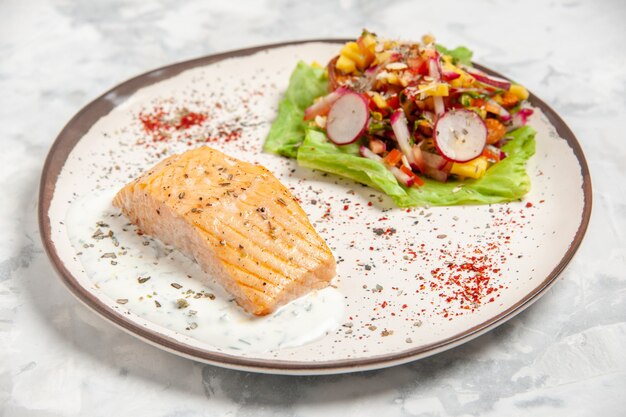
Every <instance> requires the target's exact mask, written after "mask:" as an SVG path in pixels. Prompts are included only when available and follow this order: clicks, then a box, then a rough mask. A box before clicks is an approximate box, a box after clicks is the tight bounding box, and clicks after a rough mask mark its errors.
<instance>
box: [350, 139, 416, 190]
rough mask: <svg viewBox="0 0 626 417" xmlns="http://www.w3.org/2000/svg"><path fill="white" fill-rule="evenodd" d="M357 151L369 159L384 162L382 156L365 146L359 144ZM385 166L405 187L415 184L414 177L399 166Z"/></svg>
mask: <svg viewBox="0 0 626 417" xmlns="http://www.w3.org/2000/svg"><path fill="white" fill-rule="evenodd" d="M359 153H360V154H361V156H362V157H364V158H367V159H371V160H372V161H376V162H380V163H381V164H385V163H384V161H383V158H381V157H380V156H379V155H376V154H375V153H374V152H372V151H371V150H370V149H369V148H367V147H366V146H362V145H361V147H359ZM385 166H386V167H387V169H389V171H391V173H392V174H393V176H394V177H396V179H397V180H398V181H400V183H401V184H402V185H404V186H406V187H411V186H413V184H415V177H411V176H409V175H408V174H406V173H404V172H402V170H401V169H399V168H396V167H390V166H388V165H385Z"/></svg>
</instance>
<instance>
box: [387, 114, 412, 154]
mask: <svg viewBox="0 0 626 417" xmlns="http://www.w3.org/2000/svg"><path fill="white" fill-rule="evenodd" d="M391 128H392V129H393V134H394V135H396V141H398V147H399V148H400V150H401V151H402V153H403V154H404V156H406V159H407V160H408V161H409V165H414V164H415V158H413V151H412V150H411V142H410V139H411V132H409V127H408V122H407V120H406V116H405V115H404V110H402V108H399V109H398V110H396V111H394V112H393V114H392V115H391Z"/></svg>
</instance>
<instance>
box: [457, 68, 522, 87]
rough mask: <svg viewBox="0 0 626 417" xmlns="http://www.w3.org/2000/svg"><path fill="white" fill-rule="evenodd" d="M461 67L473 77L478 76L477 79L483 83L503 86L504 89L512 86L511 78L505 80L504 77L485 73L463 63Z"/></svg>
mask: <svg viewBox="0 0 626 417" xmlns="http://www.w3.org/2000/svg"><path fill="white" fill-rule="evenodd" d="M461 68H463V70H464V71H465V72H467V73H468V74H469V75H471V76H472V77H474V78H476V80H478V81H480V82H481V83H483V84H488V85H491V86H494V87H497V88H501V89H503V90H508V89H509V88H511V82H510V81H509V80H505V79H504V78H500V77H496V76H495V75H489V74H485V73H484V72H482V71H480V70H478V69H476V68H471V67H468V66H465V65H463V66H462V67H461Z"/></svg>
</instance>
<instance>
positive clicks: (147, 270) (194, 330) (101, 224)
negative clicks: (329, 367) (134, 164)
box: [65, 190, 344, 352]
mask: <svg viewBox="0 0 626 417" xmlns="http://www.w3.org/2000/svg"><path fill="white" fill-rule="evenodd" d="M114 193H115V191H113V190H111V191H107V192H103V193H101V194H98V195H88V196H85V197H82V198H81V199H79V200H77V201H75V202H74V203H73V204H72V205H71V209H70V210H69V212H68V214H67V218H66V222H65V224H66V226H67V230H68V236H69V238H70V241H71V243H72V245H73V246H74V248H75V249H76V251H77V254H78V259H79V260H80V262H81V264H82V265H83V267H84V269H85V273H86V274H87V275H88V276H89V277H90V279H91V280H92V281H93V283H94V285H95V286H96V287H97V288H98V289H99V291H100V292H101V293H102V294H104V295H106V296H108V297H110V298H111V299H112V300H117V303H118V304H120V305H119V307H120V308H121V309H128V310H130V311H132V312H133V313H135V314H137V315H139V316H140V317H142V318H144V319H146V320H148V321H150V322H153V323H155V324H157V325H159V326H162V327H165V328H168V329H170V330H174V331H177V332H179V333H182V334H185V335H187V336H189V337H192V338H194V339H196V340H199V341H201V342H205V343H207V344H209V345H211V346H213V347H215V348H218V349H220V348H221V349H234V350H239V351H247V352H266V351H271V350H276V349H281V348H288V347H295V346H301V345H303V344H306V343H309V342H311V341H313V340H315V339H317V338H320V337H322V336H324V335H325V334H328V333H329V332H331V331H333V330H335V329H336V328H337V327H339V324H340V323H341V320H342V318H343V315H344V301H343V296H342V295H341V293H340V292H339V291H338V290H336V289H335V288H332V287H328V288H325V289H323V290H320V291H316V292H313V293H310V294H308V295H306V296H304V297H301V298H299V299H297V300H294V301H293V302H291V303H289V304H288V305H286V306H283V307H282V308H280V309H279V310H278V311H276V312H275V313H273V314H271V315H268V316H265V317H253V316H251V315H249V314H248V313H246V312H245V311H243V310H242V309H241V308H240V307H238V306H237V304H236V303H235V302H234V301H231V299H230V297H229V296H228V294H227V293H226V292H225V291H223V290H222V289H221V288H219V286H218V285H216V284H213V283H211V282H210V278H208V277H207V275H206V274H205V273H204V272H203V271H202V270H201V269H200V267H199V266H198V264H197V263H195V262H194V261H192V260H191V259H189V258H187V257H186V256H184V255H183V254H181V253H180V252H179V251H177V250H174V249H173V248H171V247H168V246H166V245H163V244H162V243H161V242H159V241H158V240H156V239H152V238H150V237H148V236H141V235H139V234H137V232H136V228H135V226H133V225H131V224H129V223H128V219H127V218H126V217H124V216H123V215H121V214H120V213H119V210H117V209H115V208H114V207H113V206H112V205H111V200H112V198H113V196H114ZM98 229H99V230H98ZM110 232H112V234H111V233H110ZM116 245H117V246H116ZM148 277H149V279H147V280H146V278H148ZM204 282H207V283H209V285H211V286H207V285H205V284H204ZM183 300H184V301H183Z"/></svg>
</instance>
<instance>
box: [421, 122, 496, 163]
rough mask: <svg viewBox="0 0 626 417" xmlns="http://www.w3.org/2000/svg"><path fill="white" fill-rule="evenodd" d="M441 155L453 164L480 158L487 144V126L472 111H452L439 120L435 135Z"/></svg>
mask: <svg viewBox="0 0 626 417" xmlns="http://www.w3.org/2000/svg"><path fill="white" fill-rule="evenodd" d="M433 138H434V141H435V146H436V147H437V150H438V151H439V153H440V154H441V155H442V156H443V157H444V158H446V159H447V160H449V161H452V162H467V161H471V160H472V159H474V158H476V157H478V156H480V155H481V154H482V152H483V149H484V148H485V145H486V144H487V126H485V123H484V122H483V120H482V119H481V118H480V116H479V115H478V114H476V113H475V112H473V111H470V110H450V111H448V112H446V113H445V114H444V115H443V116H442V117H440V118H439V120H437V123H436V124H435V131H434V135H433Z"/></svg>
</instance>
